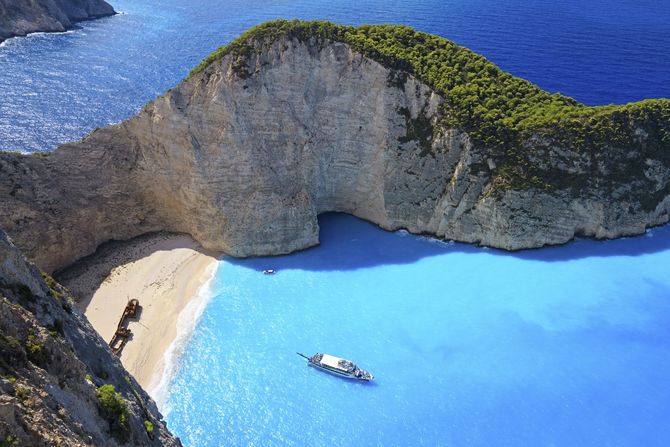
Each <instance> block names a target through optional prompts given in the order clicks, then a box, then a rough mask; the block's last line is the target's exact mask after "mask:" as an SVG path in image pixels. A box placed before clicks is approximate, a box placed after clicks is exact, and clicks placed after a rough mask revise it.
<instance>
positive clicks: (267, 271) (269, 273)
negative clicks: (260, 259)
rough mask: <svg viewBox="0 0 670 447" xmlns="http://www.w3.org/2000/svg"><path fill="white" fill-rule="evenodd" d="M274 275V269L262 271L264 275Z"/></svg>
mask: <svg viewBox="0 0 670 447" xmlns="http://www.w3.org/2000/svg"><path fill="white" fill-rule="evenodd" d="M275 273H277V271H276V270H275V269H265V270H263V274H264V275H274V274H275Z"/></svg>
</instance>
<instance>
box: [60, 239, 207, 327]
mask: <svg viewBox="0 0 670 447" xmlns="http://www.w3.org/2000/svg"><path fill="white" fill-rule="evenodd" d="M178 248H189V249H192V250H196V251H198V252H200V253H203V254H207V255H208V256H212V257H218V256H219V255H217V254H214V253H212V252H209V251H207V250H205V249H203V248H202V247H201V246H200V245H199V244H198V243H197V242H196V241H195V240H193V238H192V237H191V236H189V235H187V234H180V233H168V232H157V233H146V234H143V235H141V236H137V237H135V238H132V239H128V240H125V241H116V240H112V241H108V242H105V243H103V244H101V245H100V246H98V248H97V249H96V251H95V253H93V254H91V255H89V256H86V257H84V258H81V259H79V260H77V261H75V262H74V263H73V264H71V265H69V266H68V267H66V268H64V269H61V270H59V271H57V272H55V273H54V275H53V276H54V278H55V279H56V280H57V281H58V282H59V283H61V284H62V285H64V286H65V287H67V288H68V290H70V292H72V295H73V296H74V298H75V301H76V302H77V307H79V308H80V309H81V310H82V311H85V309H86V308H87V307H88V305H89V304H90V302H91V299H92V298H93V295H94V294H95V292H96V291H97V290H98V289H99V288H100V285H101V284H102V283H103V282H105V281H106V280H107V279H108V278H109V277H110V275H112V274H113V273H112V272H113V270H114V269H115V268H117V267H120V266H123V265H126V264H130V263H132V262H135V261H139V260H140V259H144V258H146V257H148V256H150V255H152V254H153V253H156V252H158V251H164V250H173V249H178ZM126 298H127V300H130V299H132V298H138V299H140V308H139V309H140V310H139V312H141V309H142V302H141V297H139V296H131V295H130V293H129V294H128V295H127V296H126ZM122 310H123V309H119V312H121V311H122ZM138 315H139V314H138ZM114 317H115V318H116V317H117V316H116V315H115V316H114ZM131 321H134V320H131Z"/></svg>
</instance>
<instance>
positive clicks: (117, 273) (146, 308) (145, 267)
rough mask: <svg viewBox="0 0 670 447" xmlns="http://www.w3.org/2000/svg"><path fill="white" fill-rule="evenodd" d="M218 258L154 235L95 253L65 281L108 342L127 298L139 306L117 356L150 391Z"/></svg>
mask: <svg viewBox="0 0 670 447" xmlns="http://www.w3.org/2000/svg"><path fill="white" fill-rule="evenodd" d="M216 264H217V255H216V254H212V253H207V252H206V251H204V250H202V248H201V247H200V246H199V245H198V244H197V242H195V241H194V240H193V239H192V238H190V237H189V236H186V235H165V234H161V235H155V236H150V237H142V238H139V239H137V240H134V241H130V242H124V243H122V244H121V245H120V246H115V247H110V248H108V249H107V250H106V252H105V253H102V254H96V255H94V256H93V257H92V258H90V259H86V260H84V261H82V262H81V263H80V265H78V266H77V267H76V272H72V273H68V276H70V278H65V279H63V282H64V283H65V285H66V286H67V287H69V288H70V289H71V290H72V292H73V293H74V295H75V297H77V298H78V300H79V304H78V305H79V307H80V308H81V309H82V311H84V313H85V314H86V317H88V319H89V321H90V322H91V324H92V325H93V327H94V328H95V329H96V330H97V331H98V332H99V333H100V335H102V337H103V338H104V339H105V340H106V341H109V340H111V338H112V336H113V335H114V332H115V331H116V327H117V324H118V322H119V318H120V316H121V314H122V312H123V309H124V308H125V306H126V303H127V302H128V300H129V299H132V298H136V299H138V300H139V302H140V306H141V313H140V317H139V321H136V320H130V323H129V324H128V328H129V329H130V330H131V331H132V338H131V339H130V340H129V341H128V343H127V344H126V346H125V347H124V349H123V351H122V353H121V356H120V358H121V361H122V363H123V365H124V366H125V367H126V369H127V370H128V371H129V372H130V373H131V374H132V375H133V376H135V378H136V379H137V381H138V382H139V383H140V384H141V385H142V387H144V389H146V390H147V391H149V392H150V393H151V392H152V390H153V389H154V388H155V387H156V386H157V385H158V383H159V382H160V381H161V378H162V375H163V368H164V357H165V353H166V351H167V350H168V348H169V347H170V346H171V344H172V343H173V342H174V341H175V338H176V337H177V322H178V318H179V315H180V313H181V312H182V311H183V310H184V308H185V307H186V306H187V304H188V303H189V302H190V301H191V300H192V299H193V298H194V297H196V295H197V294H198V290H199V289H200V288H201V287H202V286H203V284H205V283H207V282H208V281H209V280H210V279H211V278H212V276H213V274H214V272H215V270H216Z"/></svg>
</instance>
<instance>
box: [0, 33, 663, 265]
mask: <svg viewBox="0 0 670 447" xmlns="http://www.w3.org/2000/svg"><path fill="white" fill-rule="evenodd" d="M272 26H274V25H272V24H271V25H270V26H269V27H268V26H266V27H265V28H262V30H263V31H264V32H266V31H268V29H269V30H270V31H273V30H272ZM297 26H298V27H299V26H300V25H297ZM333 26H334V25H333ZM307 27H309V25H307ZM336 29H339V30H344V31H341V32H340V31H338V33H339V34H335V35H334V37H333V38H328V37H326V38H324V37H318V38H317V37H315V36H313V35H309V34H308V33H306V32H303V31H304V30H300V29H299V32H298V33H295V34H282V33H279V32H276V33H274V35H273V37H263V36H267V35H268V34H269V33H266V34H262V35H261V37H249V38H248V39H247V38H246V37H243V39H242V40H241V41H238V42H237V43H236V44H234V45H236V47H235V48H241V49H242V50H239V51H229V52H225V51H224V52H222V53H220V54H218V55H215V56H213V57H211V58H209V59H208V60H207V61H206V63H204V64H203V65H202V66H201V67H199V68H198V69H197V70H195V71H194V73H193V75H192V76H191V77H189V78H188V79H187V80H185V81H184V82H183V83H181V84H180V85H179V86H178V87H176V88H175V89H174V90H171V91H169V92H168V93H167V94H166V95H164V96H162V97H159V98H157V99H156V100H155V101H153V102H151V103H149V104H148V105H147V106H145V107H144V109H142V111H141V112H140V113H139V114H138V115H137V116H135V117H134V118H131V119H129V120H127V121H125V122H123V123H121V124H118V125H114V126H109V127H106V128H104V129H99V130H96V131H94V132H93V133H92V134H91V135H89V136H88V137H86V138H84V139H83V140H82V141H79V142H76V143H70V144H66V145H63V146H61V147H59V148H58V149H56V150H55V151H53V152H52V153H49V154H46V155H41V156H31V155H19V154H4V155H0V206H1V207H2V209H3V213H2V214H1V215H0V227H2V228H4V229H5V230H6V231H7V232H8V233H9V234H10V235H11V237H12V238H13V239H14V240H15V242H16V244H17V245H18V246H19V247H20V248H21V249H22V250H23V251H24V252H25V254H26V255H27V256H28V258H29V259H31V260H33V261H34V262H36V263H37V264H38V265H39V266H40V267H41V268H42V269H44V270H47V271H53V270H56V269H59V268H62V267H64V266H66V265H68V264H70V263H72V262H73V261H74V260H76V259H78V258H81V257H83V256H85V255H88V254H90V253H92V252H94V251H95V249H96V247H97V246H98V245H99V244H101V243H103V242H105V241H108V240H112V239H116V240H123V239H129V238H132V237H135V236H138V235H140V234H143V233H147V232H153V231H161V230H164V231H170V232H180V233H188V234H191V235H192V236H193V237H194V238H195V239H197V240H198V241H199V242H200V243H201V244H202V245H203V246H204V247H205V248H207V249H211V250H216V251H224V252H226V253H228V254H231V255H233V256H258V255H276V254H282V253H288V252H291V251H294V250H299V249H303V248H306V247H309V246H312V245H315V244H317V243H318V223H317V215H318V214H319V213H323V212H330V211H337V212H344V213H349V214H353V215H355V216H358V217H361V218H363V219H366V220H369V221H371V222H374V223H376V224H378V225H379V226H381V227H382V228H385V229H389V230H396V229H400V228H404V229H407V230H408V231H410V232H413V233H427V234H432V235H435V236H438V237H442V238H445V239H449V240H457V241H463V242H471V243H479V244H483V245H487V246H492V247H498V248H502V249H508V250H517V249H524V248H533V247H541V246H543V245H548V244H561V243H565V242H567V241H569V240H571V239H572V238H573V237H574V236H575V235H587V236H594V237H597V238H613V237H618V236H623V235H631V234H640V233H642V232H643V231H644V230H645V228H647V227H649V226H653V225H660V224H663V223H665V222H667V221H668V212H669V211H670V156H669V155H668V154H670V149H669V148H668V141H670V137H667V135H670V130H669V129H670V123H669V122H668V121H667V120H666V121H664V120H663V118H654V119H655V120H656V121H653V120H652V119H647V118H639V117H637V115H634V113H637V112H639V111H640V110H642V111H644V112H645V113H646V111H647V109H650V110H656V109H655V108H654V107H657V108H658V107H661V108H662V107H666V106H667V104H666V103H659V104H656V103H654V104H651V105H647V104H642V105H640V106H639V107H638V106H634V107H633V109H632V111H625V112H624V111H622V112H620V115H621V117H624V118H625V122H622V123H620V124H617V125H620V126H621V128H623V129H624V131H625V132H628V131H627V130H626V129H633V130H635V129H638V128H639V129H641V131H639V132H638V131H635V132H632V131H631V132H629V133H630V134H631V135H634V140H630V141H627V142H626V143H625V144H620V143H617V142H612V143H610V142H608V140H607V137H606V136H603V137H602V140H598V141H594V142H593V143H592V144H591V146H589V145H587V146H585V147H583V148H581V149H579V150H577V149H575V148H574V147H573V146H572V144H573V142H572V141H573V140H570V138H573V137H571V136H570V135H572V134H569V135H568V136H567V137H566V136H565V135H564V133H561V132H562V128H560V127H557V129H558V131H561V132H558V131H556V132H553V131H552V132H553V133H552V132H548V133H547V132H545V133H541V132H534V133H530V134H528V135H525V136H518V137H515V138H517V139H516V140H511V141H513V142H514V143H513V144H514V145H513V146H507V147H503V149H504V150H500V149H499V148H495V147H493V146H490V145H488V144H487V143H486V141H484V140H483V139H482V138H481V137H477V138H475V137H474V136H473V135H475V134H476V133H477V131H478V127H477V126H473V125H467V123H463V124H458V123H456V124H445V123H448V122H450V121H449V116H445V113H452V111H453V107H452V106H451V105H449V104H450V103H447V102H446V99H445V98H446V97H445V95H443V94H441V93H438V92H437V91H436V90H435V89H434V88H431V87H430V86H429V85H428V84H426V83H425V82H423V81H422V80H420V79H419V78H418V77H416V76H414V75H413V74H412V72H411V70H408V71H402V70H401V69H398V68H394V67H396V66H398V65H402V64H401V63H400V62H398V61H393V60H392V61H388V60H382V59H383V58H380V60H381V62H380V61H378V60H377V59H373V58H372V57H371V56H368V55H364V54H363V52H362V51H360V50H357V49H355V48H354V46H353V44H351V43H348V42H344V41H342V39H343V38H342V35H343V34H342V33H346V32H351V30H354V29H353V28H336ZM407 30H408V29H407V28H402V29H401V30H400V32H401V34H402V33H408V32H410V31H411V30H410V31H407ZM411 32H412V33H413V31H411ZM417 35H418V36H419V38H420V39H423V40H428V39H429V38H432V37H431V36H427V35H423V34H420V33H419V34H417ZM338 36H339V37H338ZM244 39H247V40H244ZM338 39H339V40H338ZM444 42H446V41H444ZM442 43H443V40H440V41H439V42H438V44H442ZM444 45H445V46H446V45H447V44H446V43H445V44H444ZM450 45H453V44H450ZM458 51H466V50H458ZM370 54H374V53H372V52H371V53H370ZM459 54H460V53H459ZM472 58H473V60H475V61H477V62H478V63H480V62H481V60H480V59H477V58H479V56H476V57H475V55H473V56H472ZM382 62H384V63H382ZM488 70H493V69H492V68H490V67H489V68H488ZM497 76H499V77H500V78H501V79H508V80H509V79H512V80H513V79H514V78H511V77H509V75H506V74H504V73H502V72H500V73H499V74H498V75H497ZM505 76H507V77H508V78H506V77H505ZM514 82H518V84H519V85H521V86H522V87H523V88H527V89H528V88H530V87H527V84H526V83H524V81H521V80H515V81H514ZM508 83H509V82H508ZM533 88H535V87H533ZM531 93H532V95H535V96H539V97H542V98H547V99H546V100H554V99H555V95H548V94H546V93H544V92H541V91H540V90H539V89H536V90H532V92H531ZM559 99H560V98H559ZM450 101H452V100H451V99H450ZM560 101H562V103H565V104H567V105H566V107H574V108H575V109H577V110H578V111H583V110H584V109H581V108H579V106H574V105H573V102H574V101H573V100H570V99H560ZM571 101H572V102H571ZM450 107H452V108H450ZM626 110H628V109H626ZM617 113H619V112H617ZM627 114H628V115H627ZM599 116H600V115H599ZM642 116H647V115H645V114H642ZM617 117H619V115H617ZM597 119H601V120H609V119H614V118H609V117H605V118H597ZM617 119H620V118H617ZM594 120H596V118H594ZM452 121H453V120H452ZM605 124H609V121H606V122H605ZM587 125H590V124H587ZM642 129H646V130H642ZM596 130H597V129H596ZM625 132H624V133H625ZM565 133H567V131H566V132H565ZM625 134H626V135H628V133H625ZM664 135H666V136H664ZM509 154H513V155H514V157H512V156H509ZM516 160H519V162H518V163H517V162H516ZM515 163H516V164H515Z"/></svg>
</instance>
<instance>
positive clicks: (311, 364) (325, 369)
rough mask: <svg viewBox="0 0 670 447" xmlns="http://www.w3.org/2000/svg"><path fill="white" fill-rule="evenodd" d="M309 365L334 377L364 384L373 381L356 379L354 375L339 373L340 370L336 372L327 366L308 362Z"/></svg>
mask: <svg viewBox="0 0 670 447" xmlns="http://www.w3.org/2000/svg"><path fill="white" fill-rule="evenodd" d="M307 364H308V365H309V366H311V367H313V368H316V369H318V370H321V371H324V372H327V373H329V374H332V375H334V376H337V377H342V378H344V379H351V380H360V381H363V382H369V381H370V380H372V379H367V378H363V377H356V376H355V375H353V374H350V373H345V372H343V371H338V370H335V369H332V368H328V367H326V366H322V365H319V364H318V363H313V362H308V363H307Z"/></svg>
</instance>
